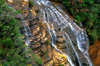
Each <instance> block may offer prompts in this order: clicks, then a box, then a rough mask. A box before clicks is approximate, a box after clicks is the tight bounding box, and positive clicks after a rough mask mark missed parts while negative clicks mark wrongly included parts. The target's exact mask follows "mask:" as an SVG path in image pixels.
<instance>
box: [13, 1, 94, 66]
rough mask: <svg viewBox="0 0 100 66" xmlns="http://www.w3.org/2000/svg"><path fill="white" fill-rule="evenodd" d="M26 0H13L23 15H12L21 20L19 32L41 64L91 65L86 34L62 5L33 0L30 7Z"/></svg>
mask: <svg viewBox="0 0 100 66" xmlns="http://www.w3.org/2000/svg"><path fill="white" fill-rule="evenodd" d="M28 1H29V0H16V1H14V2H13V3H14V4H13V5H12V6H13V7H14V9H15V10H22V12H23V15H19V14H18V16H15V18H17V19H20V20H21V21H22V24H21V28H20V33H21V34H24V40H25V42H26V44H27V46H28V47H31V48H32V50H33V54H37V55H38V56H39V57H41V58H42V66H60V65H64V66H93V64H92V62H91V60H90V58H89V55H88V47H89V41H88V37H87V34H86V32H85V30H84V29H83V28H80V27H79V26H78V25H77V24H76V23H75V22H74V21H73V19H71V18H70V17H69V16H68V15H67V13H66V11H63V8H64V6H63V5H60V4H55V3H53V2H50V1H49V0H33V1H34V7H32V8H29V6H28ZM18 3H20V4H18ZM20 6H21V7H20ZM19 7H20V8H19ZM23 17H24V18H25V19H23Z"/></svg>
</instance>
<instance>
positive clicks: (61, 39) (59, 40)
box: [57, 38, 65, 43]
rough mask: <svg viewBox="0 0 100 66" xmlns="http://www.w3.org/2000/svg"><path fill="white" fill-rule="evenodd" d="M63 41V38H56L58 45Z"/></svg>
mask: <svg viewBox="0 0 100 66" xmlns="http://www.w3.org/2000/svg"><path fill="white" fill-rule="evenodd" d="M64 41H65V39H64V38H57V42H59V43H63V42H64Z"/></svg>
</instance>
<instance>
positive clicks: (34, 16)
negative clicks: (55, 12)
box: [29, 7, 38, 21]
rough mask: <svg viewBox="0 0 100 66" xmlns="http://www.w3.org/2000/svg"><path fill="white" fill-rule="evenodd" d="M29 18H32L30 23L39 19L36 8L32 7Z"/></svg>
mask: <svg viewBox="0 0 100 66" xmlns="http://www.w3.org/2000/svg"><path fill="white" fill-rule="evenodd" d="M29 16H30V21H32V20H33V19H35V18H37V17H38V16H37V14H36V13H35V10H34V8H33V7H32V9H31V10H30V13H29Z"/></svg>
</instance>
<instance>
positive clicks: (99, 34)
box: [57, 0, 100, 43]
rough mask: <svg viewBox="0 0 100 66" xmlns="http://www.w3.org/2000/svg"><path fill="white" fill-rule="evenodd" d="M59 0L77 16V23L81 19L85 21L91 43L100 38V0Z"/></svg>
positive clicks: (84, 24)
mask: <svg viewBox="0 0 100 66" xmlns="http://www.w3.org/2000/svg"><path fill="white" fill-rule="evenodd" d="M57 1H58V2H62V4H64V5H65V7H66V8H67V9H68V12H69V13H70V14H71V15H72V16H74V17H75V19H76V20H75V22H76V23H77V24H79V23H78V22H80V21H81V22H82V23H83V26H84V28H86V31H87V33H88V35H89V39H90V43H94V42H95V41H96V40H97V39H100V16H99V15H100V0H98V1H97V0H89V1H88V0H82V1H81V2H80V1H79V0H74V1H70V0H57ZM69 2H70V3H69ZM94 29H95V30H94ZM91 32H92V33H91ZM93 33H94V34H93Z"/></svg>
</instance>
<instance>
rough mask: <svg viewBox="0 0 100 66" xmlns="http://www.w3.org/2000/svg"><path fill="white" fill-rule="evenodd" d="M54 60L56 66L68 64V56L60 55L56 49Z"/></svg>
mask: <svg viewBox="0 0 100 66" xmlns="http://www.w3.org/2000/svg"><path fill="white" fill-rule="evenodd" d="M53 60H54V64H55V66H59V65H62V64H65V63H66V62H67V59H66V56H64V55H62V54H60V53H59V52H57V51H56V50H55V49H54V50H53Z"/></svg>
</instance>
